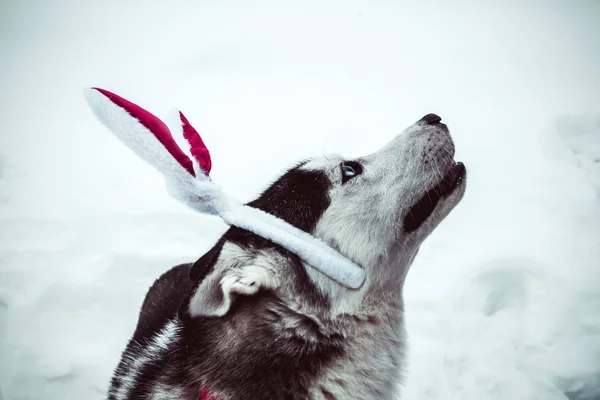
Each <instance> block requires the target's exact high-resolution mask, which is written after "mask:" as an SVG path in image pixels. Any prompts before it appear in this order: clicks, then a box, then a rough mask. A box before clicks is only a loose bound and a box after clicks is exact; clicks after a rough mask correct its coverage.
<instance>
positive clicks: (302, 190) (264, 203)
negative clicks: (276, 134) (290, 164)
mask: <svg viewBox="0 0 600 400" xmlns="http://www.w3.org/2000/svg"><path fill="white" fill-rule="evenodd" d="M304 164H305V163H302V164H300V165H298V166H296V167H294V168H292V169H290V170H289V171H288V172H286V173H285V174H284V175H283V176H282V177H280V178H279V179H278V180H277V181H275V183H273V184H272V185H271V186H270V187H269V188H268V189H266V190H265V191H264V192H263V193H262V194H261V195H260V196H259V197H258V199H256V200H254V201H253V202H251V203H249V204H248V205H250V206H252V207H256V208H259V209H261V210H263V211H266V212H268V213H269V214H272V215H274V216H276V217H279V218H281V219H283V220H284V221H286V222H288V223H290V224H291V225H294V226H295V227H296V228H299V229H302V230H303V231H305V232H308V233H312V232H313V230H314V229H315V226H316V225H317V222H318V221H319V218H320V217H321V215H322V214H323V212H324V211H325V210H326V209H327V207H329V203H330V199H329V195H328V192H329V189H330V188H331V182H330V181H329V178H328V177H327V175H326V174H325V173H324V172H322V171H307V170H301V169H300V167H301V166H302V165H304Z"/></svg>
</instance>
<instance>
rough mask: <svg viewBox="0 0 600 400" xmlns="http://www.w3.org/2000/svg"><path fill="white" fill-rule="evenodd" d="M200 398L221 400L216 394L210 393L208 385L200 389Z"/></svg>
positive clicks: (201, 399)
mask: <svg viewBox="0 0 600 400" xmlns="http://www.w3.org/2000/svg"><path fill="white" fill-rule="evenodd" d="M200 400H219V399H218V398H216V397H215V396H213V395H212V394H210V392H209V391H208V389H207V388H206V387H202V388H201V389H200Z"/></svg>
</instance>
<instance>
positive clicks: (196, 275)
mask: <svg viewBox="0 0 600 400" xmlns="http://www.w3.org/2000/svg"><path fill="white" fill-rule="evenodd" d="M223 244H224V240H223V239H220V240H219V241H218V242H217V244H215V245H214V246H213V247H212V249H210V250H209V251H207V252H206V253H205V254H204V255H203V256H202V257H200V258H199V259H198V261H196V262H195V263H194V264H193V265H192V266H191V268H190V271H189V273H188V274H189V277H190V279H191V280H192V281H194V282H196V281H198V280H202V279H203V278H204V277H206V275H207V274H208V273H209V272H210V270H211V269H212V267H213V266H214V265H215V263H216V262H217V259H218V258H219V255H220V254H221V250H222V249H223Z"/></svg>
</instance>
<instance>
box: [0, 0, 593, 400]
mask: <svg viewBox="0 0 600 400" xmlns="http://www.w3.org/2000/svg"><path fill="white" fill-rule="evenodd" d="M224 3H225V2H217V1H208V0H207V1H202V2H192V1H183V0H181V1H172V2H167V1H160V2H158V1H154V0H152V1H150V0H146V1H129V2H122V1H117V0H110V1H108V0H105V1H102V2H82V1H75V0H71V1H67V0H52V1H49V0H47V1H33V0H20V1H19V0H8V2H6V1H4V2H2V11H1V12H0V32H1V35H0V76H1V77H2V78H1V79H2V90H1V91H0V106H1V108H0V109H1V110H2V114H1V118H0V138H1V142H0V143H1V145H0V227H1V229H0V340H1V347H0V390H1V393H2V394H1V395H0V398H3V399H4V400H34V399H35V400H39V399H43V400H46V399H48V400H59V399H60V400H74V399H78V400H79V399H101V398H103V393H104V391H105V389H106V387H107V383H108V380H109V377H110V374H111V371H112V368H113V367H114V366H115V364H116V362H117V360H118V357H119V353H120V351H121V350H122V349H123V347H124V344H125V341H126V339H127V337H128V335H129V334H130V333H131V332H132V329H133V325H134V324H135V318H136V314H137V311H138V308H139V306H140V304H141V301H142V298H143V294H144V292H145V290H146V288H147V287H148V285H149V284H150V283H151V282H152V281H153V279H154V278H155V277H157V276H158V275H159V274H160V273H161V272H162V271H164V270H165V269H166V268H168V267H169V266H171V265H174V264H175V263H177V262H180V261H185V260H193V259H195V258H196V257H198V256H199V255H201V254H202V253H203V251H204V250H206V249H207V248H208V247H209V246H210V245H211V243H212V242H213V241H214V240H215V239H216V238H217V237H218V235H219V233H220V232H222V231H223V229H224V227H223V226H222V225H221V224H220V223H219V222H218V221H215V220H213V219H210V218H208V217H201V216H195V215H193V214H190V213H189V212H188V211H187V210H186V209H185V208H183V207H182V206H179V205H178V204H176V203H175V202H174V201H172V200H170V199H169V198H168V197H167V195H166V192H165V190H164V188H163V186H162V181H161V180H160V179H158V176H157V175H156V174H155V173H154V172H153V171H152V170H151V168H150V167H148V166H147V165H145V164H143V163H142V162H141V161H138V160H137V158H135V157H134V156H132V154H130V152H129V150H127V149H126V148H124V147H123V146H122V145H120V144H119V143H117V142H116V140H114V139H113V138H112V137H111V136H110V134H109V133H108V131H106V130H105V129H104V128H103V127H102V126H101V125H100V124H99V123H98V122H96V120H95V119H94V118H93V116H92V114H91V112H90V111H89V110H88V109H87V106H86V104H85V102H84V99H83V95H82V89H83V88H84V87H87V86H91V85H97V86H101V87H106V88H108V89H110V90H114V91H116V92H117V93H120V94H122V95H124V96H125V97H128V98H131V99H132V100H134V101H138V102H139V103H141V104H142V105H144V106H145V107H147V108H149V109H150V110H153V111H155V112H156V113H157V114H159V115H163V116H164V115H166V114H167V113H168V112H169V111H170V109H171V108H172V107H175V106H178V107H181V108H182V109H183V110H184V112H185V113H186V115H187V116H188V117H189V118H190V120H191V121H192V122H193V123H194V124H195V125H196V126H197V127H198V128H199V129H200V130H201V132H202V134H203V136H204V137H205V139H206V141H207V144H208V145H209V147H210V148H211V149H212V151H213V158H214V165H215V166H214V172H213V176H214V177H215V178H216V179H218V180H219V181H220V182H222V183H223V184H224V185H226V186H227V187H228V188H229V190H230V191H231V192H233V194H236V195H238V197H240V198H242V199H250V198H252V197H253V196H254V195H256V193H258V191H259V190H260V189H262V188H263V187H264V186H265V185H266V184H267V183H268V182H269V181H270V179H272V178H273V177H274V176H275V175H276V174H277V173H279V171H280V170H281V169H282V168H283V167H285V166H287V165H289V164H290V163H292V162H294V161H295V160H297V159H300V158H303V157H305V156H310V155H315V154H322V153H323V152H324V151H326V152H340V153H342V154H347V155H348V156H353V155H360V154H364V153H367V152H369V151H372V150H374V149H376V148H377V147H378V146H380V145H381V144H382V143H384V142H385V141H386V140H388V139H389V138H391V137H392V136H393V135H394V134H396V133H397V132H398V131H400V130H401V129H403V128H404V127H405V126H407V125H408V124H410V123H412V122H413V121H414V120H416V119H418V118H419V117H421V116H422V115H424V114H426V113H428V112H435V113H438V114H440V115H441V116H442V117H443V118H444V120H445V121H446V122H447V123H448V124H449V126H450V128H451V130H452V132H453V135H454V137H455V140H456V143H457V148H458V149H457V153H458V154H457V157H458V158H459V159H461V160H463V161H464V162H465V163H466V165H467V166H468V168H469V187H468V191H467V194H466V196H465V199H464V201H463V203H461V205H460V206H459V207H457V209H456V210H455V211H454V212H453V214H452V215H451V216H450V217H449V218H448V219H447V220H446V221H445V222H444V223H443V224H442V225H441V226H440V228H439V229H438V230H437V231H436V232H435V233H434V234H433V235H432V236H431V238H430V239H429V240H428V241H427V242H426V243H425V245H424V246H423V248H422V250H421V252H420V255H419V258H418V259H417V261H416V262H415V264H414V265H413V269H412V270H411V273H410V274H409V279H408V282H407V284H406V294H405V297H406V303H407V318H408V332H409V337H410V356H409V365H408V380H407V384H406V387H405V389H404V393H405V395H406V396H405V398H407V399H516V400H520V399H523V400H534V399H535V400H538V399H539V400H554V399H566V398H569V399H578V400H583V399H599V398H600V311H599V310H600V229H599V228H600V201H599V196H600V51H598V49H600V25H599V24H598V21H599V20H600V3H599V2H598V1H593V0H564V1H554V0H547V1H535V0H528V1H522V2H517V1H508V0H507V1H503V2H495V3H491V2H481V1H479V2H466V1H458V2H441V1H440V2H433V1H425V2H416V1H415V2H414V3H413V2H405V1H397V2H391V1H389V2H385V1H378V0H375V1H368V2H367V1H366V0H364V1H358V0H353V1H349V2H344V3H343V6H342V5H341V4H342V3H341V2H338V4H337V5H336V4H334V3H333V2H329V1H313V2H302V6H301V5H300V2H291V1H289V2H283V1H280V2H275V1H272V2H268V1H266V0H262V1H261V2H258V3H257V2H254V5H253V6H249V5H248V3H246V2H241V1H238V2H227V6H226V5H225V4H224ZM294 4H295V5H294ZM2 396H3V397H2Z"/></svg>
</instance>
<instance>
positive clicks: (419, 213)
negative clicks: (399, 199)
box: [403, 162, 467, 233]
mask: <svg viewBox="0 0 600 400" xmlns="http://www.w3.org/2000/svg"><path fill="white" fill-rule="evenodd" d="M466 179H467V170H466V168H465V165H464V164H463V163H461V162H458V163H454V164H453V165H452V166H451V167H450V168H449V169H448V172H446V175H444V177H443V178H442V179H441V180H440V181H439V182H438V183H437V184H436V185H434V186H433V187H431V188H430V189H429V190H427V191H426V192H425V193H424V194H423V195H422V196H421V198H420V199H419V200H417V201H416V202H415V203H414V204H413V205H412V206H411V207H410V209H409V211H408V212H407V213H406V216H405V217H404V221H403V229H404V232H406V233H411V232H414V231H416V230H417V229H419V228H420V227H421V226H422V225H423V224H424V223H425V221H428V220H429V219H430V218H431V217H432V216H433V214H439V212H437V211H438V210H440V211H441V210H442V209H443V210H444V211H445V212H442V214H443V216H442V218H443V217H445V216H446V215H447V214H448V213H449V212H450V211H451V210H452V208H454V206H456V204H458V202H459V201H460V200H461V199H462V196H463V194H464V191H465V187H466ZM448 205H450V208H449V209H448V207H447V206H448Z"/></svg>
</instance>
